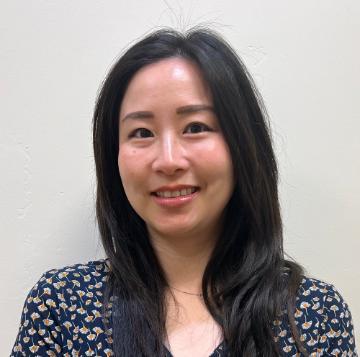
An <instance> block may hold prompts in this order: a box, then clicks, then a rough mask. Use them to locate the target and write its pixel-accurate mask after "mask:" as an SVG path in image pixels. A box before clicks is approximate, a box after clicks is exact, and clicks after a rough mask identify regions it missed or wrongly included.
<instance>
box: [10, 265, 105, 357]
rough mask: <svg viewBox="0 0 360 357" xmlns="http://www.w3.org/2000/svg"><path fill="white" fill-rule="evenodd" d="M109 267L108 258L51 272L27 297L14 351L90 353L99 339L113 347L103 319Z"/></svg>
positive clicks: (17, 353)
mask: <svg viewBox="0 0 360 357" xmlns="http://www.w3.org/2000/svg"><path fill="white" fill-rule="evenodd" d="M108 272H109V268H108V265H107V261H106V260H97V261H90V262H88V263H85V264H73V265H69V266H65V267H62V268H57V269H51V270H48V271H46V272H45V273H44V274H43V275H42V276H41V277H40V279H39V280H38V281H37V283H36V284H35V285H34V286H33V288H32V289H31V290H30V292H29V294H28V296H27V298H26V300H25V304H24V308H23V312H22V316H21V321H20V327H19V333H18V337H17V339H16V342H15V345H14V348H13V355H14V356H18V355H29V354H31V353H36V354H37V355H46V354H49V353H53V354H50V355H58V354H64V355H66V353H70V355H71V353H72V352H73V351H77V352H79V351H81V353H82V352H84V353H85V350H83V349H84V348H85V347H86V348H91V349H93V350H94V345H95V342H96V348H97V349H99V348H100V347H99V346H100V345H101V348H105V349H106V348H108V346H109V345H110V344H111V341H110V340H109V336H108V335H107V333H106V327H105V326H104V325H103V320H102V317H103V316H102V305H103V304H102V301H103V294H104V289H105V285H106V281H107V279H108ZM106 315H107V314H106ZM99 344H100V345H99ZM108 350H109V349H108ZM26 351H27V352H26ZM65 352H66V353H65ZM26 353H28V354H26Z"/></svg>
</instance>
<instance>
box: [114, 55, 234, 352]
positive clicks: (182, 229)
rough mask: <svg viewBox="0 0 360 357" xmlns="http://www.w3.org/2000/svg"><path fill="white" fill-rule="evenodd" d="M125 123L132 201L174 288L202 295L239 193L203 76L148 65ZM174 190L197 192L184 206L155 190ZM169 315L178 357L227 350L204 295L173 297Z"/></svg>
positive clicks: (128, 98)
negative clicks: (166, 199)
mask: <svg viewBox="0 0 360 357" xmlns="http://www.w3.org/2000/svg"><path fill="white" fill-rule="evenodd" d="M119 121H120V125H119V127H120V132H119V155H118V165H119V172H120V176H121V180H122V184H123V186H124V190H125V193H126V195H127V197H128V200H129V202H130V203H131V205H132V206H133V208H134V209H135V211H136V212H137V213H138V214H139V216H140V217H141V218H142V219H143V220H144V221H145V223H146V226H147V229H148V232H149V237H150V239H151V242H152V245H153V247H154V250H155V252H156V254H157V256H158V259H159V261H160V264H161V265H162V267H163V270H164V272H165V274H166V277H167V280H168V282H169V286H172V287H176V288H177V289H180V290H183V291H187V292H192V293H199V292H201V281H202V276H203V272H204V269H205V267H206V264H207V262H208V260H209V257H210V254H211V252H212V250H213V248H214V245H215V243H216V240H217V238H218V236H219V234H220V232H221V229H222V218H223V212H224V209H225V207H226V205H227V203H228V201H229V199H230V197H231V195H232V192H233V189H234V179H233V167H232V162H231V157H230V153H229V149H228V146H227V144H226V142H225V139H224V137H223V135H222V133H221V130H220V127H219V124H218V120H217V118H216V116H215V114H214V112H213V110H212V98H211V94H210V91H209V89H208V87H207V85H206V83H205V81H204V80H203V78H202V75H201V72H200V70H199V69H198V67H197V66H196V65H195V64H193V63H192V62H190V61H188V60H185V59H181V58H170V59H166V60H162V61H159V62H157V63H154V64H151V65H148V66H145V67H144V68H142V69H141V70H139V71H138V72H137V73H136V74H135V76H134V77H133V79H132V80H131V81H130V83H129V86H128V88H127V91H126V93H125V96H124V98H123V101H122V104H121V108H120V116H119ZM174 185H190V186H193V187H196V188H197V192H196V193H195V194H194V195H192V199H191V200H188V201H187V202H186V203H185V204H182V205H179V206H176V207H169V206H167V205H165V206H164V205H161V204H159V202H158V201H157V200H156V199H155V196H154V191H158V190H159V188H161V187H164V186H166V187H169V186H170V187H172V186H174ZM175 301H176V303H177V306H175ZM167 311H168V316H167V323H166V328H167V334H168V346H169V347H170V348H171V352H172V354H173V355H174V356H175V357H178V356H189V355H196V356H209V354H210V353H211V352H212V351H213V350H214V349H215V347H216V346H217V345H218V344H219V342H220V340H221V334H220V329H219V327H218V326H217V325H216V323H215V322H214V321H213V319H212V317H211V316H210V315H209V313H208V311H207V309H206V307H205V305H204V303H203V301H202V299H201V298H200V297H198V296H193V295H186V294H183V293H181V292H178V291H177V290H172V291H169V293H168V296H167Z"/></svg>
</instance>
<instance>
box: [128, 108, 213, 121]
mask: <svg viewBox="0 0 360 357" xmlns="http://www.w3.org/2000/svg"><path fill="white" fill-rule="evenodd" d="M201 111H209V112H214V108H213V107H212V106H211V105H208V104H192V105H184V106H182V107H179V108H177V109H176V114H180V115H182V114H193V113H197V112H201ZM153 117H154V113H153V112H151V111H145V110H139V111H136V112H131V113H128V114H126V115H125V116H124V117H123V118H122V119H121V121H124V120H126V119H149V118H153Z"/></svg>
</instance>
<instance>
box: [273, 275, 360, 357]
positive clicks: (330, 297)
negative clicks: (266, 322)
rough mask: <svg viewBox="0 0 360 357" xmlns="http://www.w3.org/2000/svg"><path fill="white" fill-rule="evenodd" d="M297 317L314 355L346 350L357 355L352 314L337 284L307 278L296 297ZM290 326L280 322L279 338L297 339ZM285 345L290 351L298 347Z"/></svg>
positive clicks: (304, 339) (308, 348)
mask: <svg viewBox="0 0 360 357" xmlns="http://www.w3.org/2000/svg"><path fill="white" fill-rule="evenodd" d="M294 318H295V324H296V326H297V328H298V331H299V334H300V340H301V341H302V342H303V345H304V347H306V348H307V350H308V351H311V353H314V355H320V356H321V355H333V354H334V355H337V354H340V353H343V352H345V351H346V352H347V354H345V355H346V356H347V355H348V356H355V355H356V350H355V340H354V329H353V323H352V317H351V313H350V310H349V307H348V305H347V303H346V301H345V300H344V299H343V297H342V295H341V294H340V292H339V291H338V290H337V289H336V288H335V287H334V285H332V284H329V283H326V282H324V281H321V280H318V279H314V278H309V277H304V278H303V279H302V281H301V284H300V287H299V289H298V293H297V296H296V306H295V314H294ZM287 326H288V325H287V324H286V323H285V324H284V323H282V324H280V326H279V327H280V330H281V331H280V336H278V337H281V336H283V337H288V338H290V339H289V340H288V341H290V342H293V340H292V338H291V337H290V336H291V334H290V331H289V328H288V327H287ZM281 332H282V334H281ZM285 345H286V344H285ZM285 345H284V346H283V347H285V348H286V349H287V350H289V351H290V349H293V348H294V349H295V345H294V344H293V343H292V344H291V343H290V344H287V345H286V346H285Z"/></svg>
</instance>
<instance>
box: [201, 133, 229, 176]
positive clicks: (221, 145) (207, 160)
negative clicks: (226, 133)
mask: <svg viewBox="0 0 360 357" xmlns="http://www.w3.org/2000/svg"><path fill="white" fill-rule="evenodd" d="M194 157H196V158H197V161H198V163H199V164H200V165H202V166H203V167H204V169H206V170H209V174H210V175H214V176H219V177H223V178H224V176H229V177H231V178H232V176H233V165H232V160H231V155H230V152H229V150H228V148H227V145H226V143H225V142H224V140H223V139H219V140H214V141H211V142H208V143H206V145H204V146H202V147H199V148H198V150H197V152H196V154H195V155H194Z"/></svg>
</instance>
